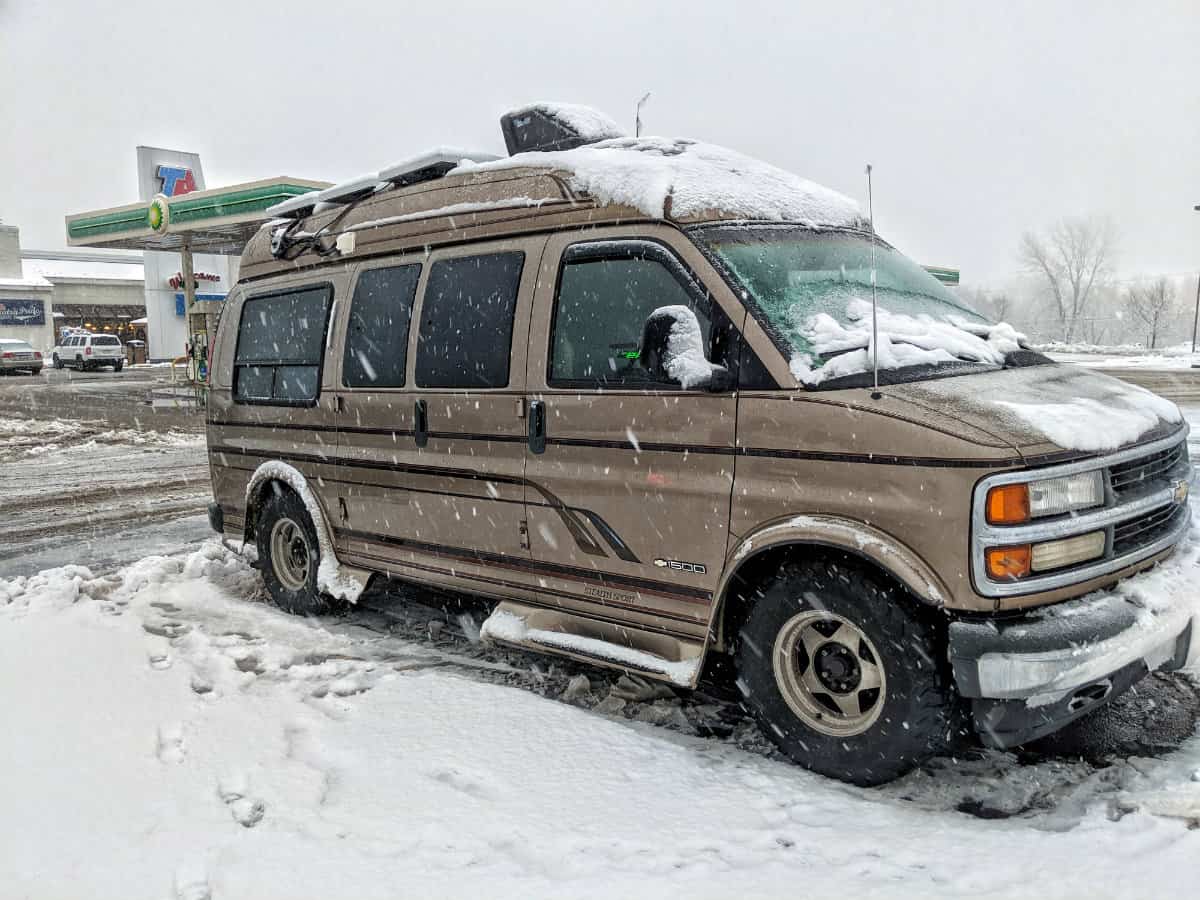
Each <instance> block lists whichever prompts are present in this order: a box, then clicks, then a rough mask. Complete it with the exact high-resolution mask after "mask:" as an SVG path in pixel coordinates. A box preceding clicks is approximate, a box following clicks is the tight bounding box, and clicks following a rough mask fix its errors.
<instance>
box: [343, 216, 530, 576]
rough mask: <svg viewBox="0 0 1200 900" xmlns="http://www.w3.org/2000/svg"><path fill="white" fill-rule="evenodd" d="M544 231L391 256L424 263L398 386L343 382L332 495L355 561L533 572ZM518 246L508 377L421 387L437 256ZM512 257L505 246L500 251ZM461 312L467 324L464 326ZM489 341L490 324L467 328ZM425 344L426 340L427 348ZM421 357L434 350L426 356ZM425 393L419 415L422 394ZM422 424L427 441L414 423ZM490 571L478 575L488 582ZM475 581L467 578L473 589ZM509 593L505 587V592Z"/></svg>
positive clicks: (415, 568) (458, 571)
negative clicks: (535, 349) (532, 370)
mask: <svg viewBox="0 0 1200 900" xmlns="http://www.w3.org/2000/svg"><path fill="white" fill-rule="evenodd" d="M544 245H545V238H543V237H528V238H521V239H517V240H509V241H493V242H485V243H477V244H471V245H466V246H463V247H458V248H448V249H444V250H437V251H434V252H432V253H430V254H428V255H420V256H419V257H418V256H405V257H398V258H397V259H396V260H388V264H392V263H393V262H395V263H399V262H411V261H417V260H419V261H420V262H422V264H423V266H424V268H423V271H422V274H421V280H420V283H419V285H418V288H417V300H416V305H415V307H414V312H413V317H412V323H411V326H410V329H409V343H408V352H407V357H408V365H407V372H406V377H405V386H404V387H403V388H399V389H392V390H371V389H350V388H346V387H345V386H342V387H340V388H339V391H340V392H341V394H342V396H343V398H344V400H343V405H344V412H343V413H342V414H341V418H340V420H339V421H340V424H341V431H340V433H339V435H340V443H339V448H340V454H341V457H342V459H343V462H344V471H343V473H342V474H341V475H340V476H339V479H338V482H337V495H338V497H339V499H340V500H342V501H344V503H345V509H346V510H347V517H346V520H345V521H344V522H342V523H340V524H339V526H338V527H339V534H340V536H341V540H342V542H343V545H344V546H345V548H346V551H347V553H348V554H350V557H351V558H353V559H354V560H356V562H357V564H359V565H371V566H372V567H374V568H376V569H379V570H382V571H385V572H388V573H391V574H394V575H400V576H406V577H412V578H417V579H420V580H425V581H432V582H435V583H446V581H445V580H446V579H447V578H451V577H458V576H461V575H462V574H463V572H464V571H466V572H471V571H474V569H475V567H474V566H472V563H475V564H478V565H479V571H481V572H483V571H487V570H488V569H489V568H490V569H491V571H492V572H493V573H495V572H496V570H497V568H501V567H511V566H518V569H517V570H516V571H515V572H513V573H511V574H509V575H506V576H505V579H504V580H507V581H513V582H516V583H518V584H521V583H522V582H523V581H525V580H528V581H530V582H531V583H532V576H531V574H530V573H529V571H528V567H526V566H521V564H522V563H524V562H525V561H527V560H528V555H529V554H528V548H527V542H526V540H525V535H524V532H523V531H522V529H523V525H524V519H525V487H524V475H525V439H526V419H525V417H524V410H525V351H526V345H527V342H528V327H529V308H530V302H531V301H530V298H531V296H532V293H533V286H534V283H535V282H536V278H537V270H538V266H539V264H540V261H541V254H542V248H543V246H544ZM503 254H514V255H517V256H518V257H519V255H521V254H523V256H524V258H523V261H522V262H521V264H520V265H521V271H520V278H519V286H518V289H517V295H516V306H515V309H514V310H513V322H512V336H511V352H510V353H509V357H508V363H509V366H508V383H507V385H505V386H503V387H494V388H493V387H488V388H466V387H455V388H451V387H423V386H421V380H422V376H421V372H420V371H419V363H420V361H421V360H422V358H423V357H422V347H421V341H422V339H423V337H428V335H426V334H424V332H423V329H424V331H425V332H427V331H428V330H429V328H430V325H429V315H428V309H429V307H428V300H429V297H428V292H427V288H428V286H429V284H430V278H431V274H432V273H434V272H435V271H436V270H435V267H436V266H437V265H438V264H439V263H440V262H443V261H445V262H447V263H450V264H454V263H453V261H456V260H457V261H460V262H461V263H463V264H468V265H469V264H470V262H471V259H473V258H477V257H487V258H493V259H494V258H497V257H498V255H503ZM506 258H510V259H511V258H512V257H506ZM443 271H445V270H443ZM469 321H470V320H469V317H467V316H465V315H464V317H463V327H464V328H466V327H470V326H469V324H468V323H469ZM479 338H482V340H484V341H485V342H490V343H491V344H494V343H495V342H496V341H497V340H500V338H499V337H498V336H497V335H494V334H489V335H474V334H472V339H479ZM428 352H432V351H428ZM424 358H425V359H428V358H429V357H428V356H426V357H424ZM418 403H420V404H423V413H422V415H423V422H418V421H417V413H416V410H417V404H418ZM419 425H423V426H424V437H423V441H418V435H417V434H416V433H415V432H416V431H417V430H418V427H417V426H419ZM492 581H494V579H485V580H484V582H483V585H482V587H484V588H485V591H484V592H486V587H487V585H488V583H489V582H492ZM456 584H459V582H456ZM480 587H481V585H480V584H471V585H470V588H471V589H474V590H477V591H478V590H479V589H480ZM509 593H510V594H511V592H509Z"/></svg>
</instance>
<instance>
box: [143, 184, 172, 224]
mask: <svg viewBox="0 0 1200 900" xmlns="http://www.w3.org/2000/svg"><path fill="white" fill-rule="evenodd" d="M146 216H147V218H148V219H149V220H150V227H151V229H153V230H154V231H157V232H158V233H159V234H166V232H167V226H168V225H170V224H171V204H170V203H168V202H167V198H166V197H164V196H163V195H162V194H159V195H158V196H157V197H155V198H154V199H153V200H151V201H150V209H149V210H148V211H147V213H146Z"/></svg>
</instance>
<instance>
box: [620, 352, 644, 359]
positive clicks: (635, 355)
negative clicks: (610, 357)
mask: <svg viewBox="0 0 1200 900" xmlns="http://www.w3.org/2000/svg"><path fill="white" fill-rule="evenodd" d="M641 355H642V351H641V350H626V351H625V352H624V353H622V354H621V356H622V357H624V358H625V359H639V358H640V357H641Z"/></svg>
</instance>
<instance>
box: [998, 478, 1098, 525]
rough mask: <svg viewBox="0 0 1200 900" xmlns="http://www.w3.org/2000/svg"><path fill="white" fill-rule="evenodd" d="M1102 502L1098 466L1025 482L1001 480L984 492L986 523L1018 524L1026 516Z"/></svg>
mask: <svg viewBox="0 0 1200 900" xmlns="http://www.w3.org/2000/svg"><path fill="white" fill-rule="evenodd" d="M1103 503H1104V478H1103V476H1102V475H1101V474H1100V470H1099V469H1095V470H1093V471H1091V472H1082V473H1080V474H1079V475H1067V476H1064V477H1062V478H1046V479H1043V480H1041V481H1031V482H1029V483H1028V484H1002V485H999V486H997V487H994V488H992V489H991V490H990V491H988V494H987V520H988V524H989V525H1019V524H1021V523H1022V522H1028V521H1029V520H1030V519H1037V518H1041V517H1044V516H1057V515H1061V514H1062V513H1066V512H1073V511H1075V510H1080V509H1090V508H1091V507H1093V506H1100V505H1101V504H1103Z"/></svg>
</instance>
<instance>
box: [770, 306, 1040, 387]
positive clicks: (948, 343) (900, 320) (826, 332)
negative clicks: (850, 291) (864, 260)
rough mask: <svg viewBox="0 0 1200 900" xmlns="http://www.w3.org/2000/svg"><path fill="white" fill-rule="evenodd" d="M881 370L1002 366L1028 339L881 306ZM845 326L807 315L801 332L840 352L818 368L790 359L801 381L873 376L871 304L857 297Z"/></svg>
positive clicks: (999, 328) (1009, 330)
mask: <svg viewBox="0 0 1200 900" xmlns="http://www.w3.org/2000/svg"><path fill="white" fill-rule="evenodd" d="M878 318H879V368H880V369H898V368H901V367H903V366H915V365H936V364H937V363H944V362H955V361H956V360H969V361H972V362H981V363H991V364H993V365H1003V364H1004V357H1005V355H1006V354H1009V353H1012V352H1013V351H1015V350H1018V349H1020V347H1021V342H1022V341H1023V340H1024V338H1025V336H1024V335H1023V334H1020V333H1019V332H1017V331H1016V330H1015V329H1013V327H1012V326H1011V325H1008V324H1007V323H1003V322H1002V323H1000V324H998V325H984V324H982V323H977V322H968V321H967V320H965V319H962V318H959V317H956V316H951V317H948V318H947V319H945V320H938V319H935V318H933V317H932V316H928V315H921V316H910V315H906V314H903V313H893V312H891V311H890V310H888V309H886V308H884V307H882V306H881V307H879V310H878ZM846 319H847V322H846V323H844V324H843V323H842V322H839V321H838V320H837V319H835V318H834V317H833V316H831V315H829V314H828V313H817V314H816V315H813V316H809V317H808V318H807V319H806V320H805V321H804V322H803V323H801V324H800V327H799V329H798V331H799V334H800V336H801V337H803V338H804V339H805V340H806V341H807V342H808V343H809V345H810V346H811V347H812V350H813V353H815V354H818V355H820V354H827V353H837V354H839V355H838V356H834V357H833V358H832V359H830V360H828V361H827V362H825V363H824V364H823V365H819V366H814V364H813V363H814V360H813V358H812V357H811V356H810V355H808V354H804V353H798V354H796V355H795V356H793V357H792V359H791V363H790V368H791V370H792V374H793V375H794V376H795V377H796V380H797V381H800V382H802V383H803V384H807V385H811V386H815V385H818V384H820V383H821V382H823V381H825V380H827V379H830V378H841V377H843V376H846V375H857V374H860V373H862V372H870V371H871V370H872V366H873V346H872V317H871V301H870V300H865V299H861V298H857V297H856V298H853V299H851V300H850V301H849V302H848V303H847V304H846Z"/></svg>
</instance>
